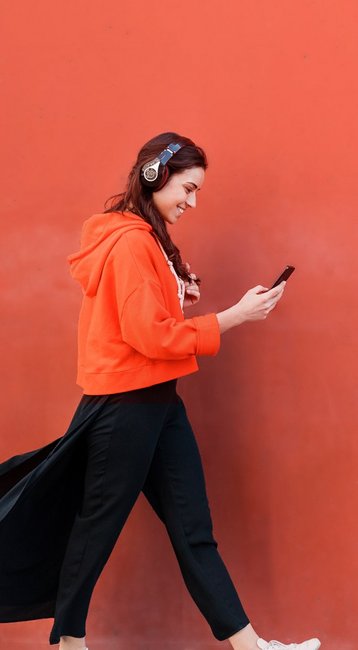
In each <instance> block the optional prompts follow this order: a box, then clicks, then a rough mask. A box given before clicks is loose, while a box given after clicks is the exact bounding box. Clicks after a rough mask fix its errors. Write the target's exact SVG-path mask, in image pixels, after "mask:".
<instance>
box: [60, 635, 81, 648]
mask: <svg viewBox="0 0 358 650" xmlns="http://www.w3.org/2000/svg"><path fill="white" fill-rule="evenodd" d="M59 650H87V648H86V638H85V637H80V638H79V637H76V636H68V635H65V636H61V637H60V647H59Z"/></svg>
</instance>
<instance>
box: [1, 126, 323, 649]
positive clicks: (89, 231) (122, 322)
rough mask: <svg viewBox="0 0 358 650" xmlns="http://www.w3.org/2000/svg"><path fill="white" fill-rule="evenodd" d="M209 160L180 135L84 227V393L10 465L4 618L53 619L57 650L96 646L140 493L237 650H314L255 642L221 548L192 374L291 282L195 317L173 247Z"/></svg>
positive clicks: (189, 281)
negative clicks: (53, 430)
mask: <svg viewBox="0 0 358 650" xmlns="http://www.w3.org/2000/svg"><path fill="white" fill-rule="evenodd" d="M206 169H207V159H206V156H205V153H204V151H203V150H202V148H200V147H199V146H197V145H196V144H195V143H194V142H193V141H192V140H190V139H189V138H186V137H183V136H181V135H178V134H177V133H162V134H160V135H158V136H156V137H154V138H152V139H151V140H150V141H149V142H147V143H146V144H145V145H144V146H143V147H142V148H141V150H140V151H139V154H138V157H137V160H136V162H135V164H134V166H133V168H132V169H131V171H130V174H129V177H128V182H127V185H126V189H125V191H124V192H122V193H121V194H119V195H116V196H114V197H111V202H110V207H107V209H106V210H105V211H104V212H103V213H100V214H94V215H93V216H91V217H90V218H89V219H87V220H86V221H85V222H84V224H83V229H82V237H81V245H80V249H79V251H78V252H76V253H74V254H72V255H70V256H69V257H68V261H69V264H70V269H71V274H72V276H73V278H75V279H76V280H77V281H78V282H79V283H80V285H81V288H82V292H83V299H82V306H81V311H80V315H79V322H78V375H77V384H79V386H81V387H82V389H83V395H82V397H81V400H80V402H79V405H78V407H77V409H76V412H75V414H74V416H73V419H72V421H71V424H70V427H69V429H68V431H67V432H66V434H65V435H64V436H63V437H62V438H59V439H58V440H56V441H53V442H52V443H50V444H49V445H47V446H46V447H42V448H41V449H38V450H35V451H33V452H28V453H27V454H23V455H21V456H18V457H13V458H12V459H9V460H8V461H6V462H5V463H3V464H2V465H1V466H0V497H1V498H0V558H1V559H0V621H3V622H5V621H8V622H9V621H19V620H29V619H39V618H50V617H51V618H52V617H53V618H54V623H53V627H52V630H51V634H50V639H49V641H50V644H57V643H59V644H60V650H84V648H86V639H85V634H86V618H87V614H88V609H89V605H90V600H91V596H92V593H93V589H94V587H95V585H96V582H97V580H98V578H99V576H100V574H101V572H102V570H103V568H104V566H105V565H106V563H107V561H108V558H109V557H110V554H111V552H112V549H113V547H114V545H115V543H116V541H117V539H118V537H119V535H120V532H121V530H122V529H123V526H124V524H125V522H126V520H127V518H128V515H129V513H130V512H131V510H132V508H133V506H134V504H135V502H136V500H137V498H138V496H139V494H140V492H141V491H142V492H143V493H144V495H145V496H146V498H147V499H148V501H149V503H150V504H151V506H152V508H153V509H154V511H155V513H156V514H157V515H158V517H159V518H160V519H161V521H162V522H163V524H164V525H165V527H166V530H167V532H168V536H169V538H170V542H171V544H172V545H173V549H174V552H175V555H176V558H177V560H178V563H179V567H180V570H181V573H182V576H183V579H184V581H185V584H186V586H187V588H188V591H189V593H190V595H191V597H192V598H193V600H194V602H195V603H196V605H197V607H198V608H199V610H200V612H201V613H202V615H203V616H204V617H205V619H206V621H207V622H208V624H209V626H210V628H211V630H212V633H213V635H214V637H215V638H216V639H218V640H220V641H224V640H228V641H229V642H230V643H231V646H232V647H233V648H234V650H257V649H258V648H260V649H261V650H274V649H277V650H279V649H280V650H283V649H285V648H290V649H291V650H293V649H294V648H296V649H297V650H317V649H318V648H319V647H320V641H319V640H318V639H316V638H313V639H310V640H307V641H304V642H302V643H297V644H296V643H291V644H289V645H285V644H282V643H280V642H279V641H275V640H271V641H266V640H264V639H263V638H262V637H260V636H259V635H258V634H257V633H256V631H255V630H254V629H253V627H252V625H251V623H250V621H249V618H248V616H247V614H246V613H245V611H244V609H243V606H242V604H241V601H240V598H239V596H238V593H237V591H236V589H235V587H234V584H233V582H232V580H231V578H230V576H229V573H228V570H227V568H226V566H225V564H224V562H223V560H222V558H221V556H220V554H219V552H218V548H217V547H218V544H217V541H216V540H215V538H214V536H213V526H212V520H211V515H210V508H209V503H208V498H207V494H206V487H205V478H204V474H203V467H202V462H201V457H200V453H199V449H198V446H197V442H196V439H195V437H194V433H193V430H192V427H191V425H190V422H189V420H188V416H187V413H186V409H185V406H184V403H183V400H182V398H181V397H180V395H179V394H178V393H177V391H176V387H177V380H178V378H179V377H183V376H184V375H188V374H190V373H193V372H196V371H197V370H198V364H197V360H196V356H198V355H209V356H215V355H216V354H217V353H218V351H219V348H220V338H221V336H222V335H223V333H224V332H226V331H227V330H229V329H230V328H233V327H238V326H239V325H240V324H241V323H244V322H245V321H254V320H264V319H265V318H266V317H267V316H268V314H269V313H270V312H271V311H272V310H273V309H274V308H275V306H276V305H277V303H278V301H279V300H280V299H281V298H282V295H283V292H284V287H285V282H281V283H280V284H279V285H278V286H277V287H275V288H273V289H271V290H267V288H266V287H263V286H261V285H258V286H255V287H254V288H252V289H250V290H249V291H247V292H246V293H245V295H244V296H243V297H242V298H241V299H240V300H239V301H238V302H237V303H236V304H234V305H232V306H231V307H229V308H228V309H225V310H224V311H222V312H220V313H209V314H205V315H200V316H194V317H192V318H189V317H188V318H187V317H186V316H184V312H183V310H184V308H186V307H190V305H191V304H195V303H196V302H197V301H198V300H199V298H200V291H199V286H200V278H198V277H197V276H196V275H195V274H194V273H190V266H189V264H184V263H183V261H182V259H181V255H180V251H179V250H178V248H177V247H176V246H175V244H174V243H173V241H172V240H171V237H170V235H169V232H168V229H167V224H171V225H174V224H176V223H177V221H179V219H181V218H184V217H182V215H183V213H184V212H186V214H185V217H186V218H189V216H190V210H191V209H193V208H195V206H196V201H197V195H198V193H199V191H200V190H201V188H202V186H203V183H204V178H205V170H206Z"/></svg>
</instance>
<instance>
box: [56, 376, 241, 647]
mask: <svg viewBox="0 0 358 650" xmlns="http://www.w3.org/2000/svg"><path fill="white" fill-rule="evenodd" d="M176 384H177V380H176V379H174V380H170V381H167V382H163V383H160V384H155V385H153V386H149V387H147V388H141V389H137V390H132V391H129V392H123V393H115V394H113V395H109V396H108V397H107V400H106V403H105V405H104V407H103V408H102V410H101V411H100V413H99V415H98V416H97V418H96V419H95V421H94V423H93V424H92V425H91V427H90V428H89V430H88V432H86V436H87V441H86V449H87V468H86V475H85V482H84V491H83V499H82V501H81V508H80V510H79V512H78V513H77V516H76V519H75V522H74V525H73V528H72V531H71V534H70V537H69V542H68V545H67V550H66V554H65V557H64V561H63V565H62V569H61V575H60V581H59V588H58V593H57V600H56V610H55V617H54V625H53V628H52V630H51V634H50V644H55V643H58V642H59V640H60V636H63V635H70V636H74V637H83V636H85V634H86V628H85V624H86V617H87V613H88V608H89V604H90V599H91V595H92V592H93V589H94V586H95V584H96V581H97V580H98V577H99V575H100V573H101V571H102V569H103V567H104V566H105V564H106V562H107V560H108V558H109V556H110V554H111V551H112V549H113V547H114V545H115V543H116V540H117V538H118V536H119V534H120V532H121V530H122V528H123V526H124V524H125V522H126V519H127V517H128V515H129V513H130V511H131V509H132V507H133V505H134V503H135V502H136V499H137V498H138V496H139V494H140V492H141V491H143V493H144V495H145V496H146V498H147V499H148V501H149V503H150V504H151V506H152V507H153V509H154V511H155V512H156V514H157V515H158V517H160V519H161V520H162V522H163V523H164V525H165V526H166V529H167V532H168V534H169V538H170V541H171V543H172V545H173V549H174V552H175V555H176V557H177V560H178V563H179V566H180V570H181V573H182V575H183V579H184V581H185V584H186V586H187V588H188V590H189V593H190V595H191V596H192V598H193V600H194V601H195V603H196V605H197V606H198V608H199V610H200V611H201V613H202V614H203V616H204V617H205V619H206V620H207V622H208V624H209V625H210V627H211V629H212V632H213V634H214V636H215V637H216V638H217V639H219V640H224V639H227V638H228V637H229V636H231V635H233V634H235V632H237V631H238V630H240V629H242V628H243V627H245V626H246V625H247V624H248V623H249V619H248V617H247V616H246V614H245V612H244V610H243V607H242V605H241V602H240V599H239V596H238V594H237V592H236V590H235V587H234V585H233V583H232V580H231V578H230V576H229V574H228V571H227V569H226V567H225V565H224V563H223V560H222V559H221V557H220V555H219V553H218V550H217V546H218V544H217V542H216V540H215V539H214V537H213V529H212V520H211V516H210V509H209V504H208V499H207V494H206V488H205V479H204V474H203V468H202V463H201V458H200V454H199V450H198V446H197V443H196V440H195V437H194V433H193V430H192V427H191V425H190V422H189V420H188V417H187V413H186V409H185V406H184V403H183V401H182V399H181V397H180V396H179V395H178V394H177V392H176ZM95 397H96V396H91V395H83V396H82V398H81V401H80V403H79V406H78V408H77V411H76V414H75V416H78V417H81V418H83V417H84V416H85V415H86V409H87V408H89V407H90V405H91V401H92V400H93V399H94V398H95Z"/></svg>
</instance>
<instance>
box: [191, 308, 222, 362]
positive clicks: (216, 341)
mask: <svg viewBox="0 0 358 650" xmlns="http://www.w3.org/2000/svg"><path fill="white" fill-rule="evenodd" d="M192 320H193V323H194V325H195V328H196V331H197V350H196V354H197V355H208V356H215V355H216V354H217V353H218V352H219V349H220V341H221V339H220V327H219V321H218V319H217V316H216V314H215V313H212V314H205V316H194V317H193V319H192Z"/></svg>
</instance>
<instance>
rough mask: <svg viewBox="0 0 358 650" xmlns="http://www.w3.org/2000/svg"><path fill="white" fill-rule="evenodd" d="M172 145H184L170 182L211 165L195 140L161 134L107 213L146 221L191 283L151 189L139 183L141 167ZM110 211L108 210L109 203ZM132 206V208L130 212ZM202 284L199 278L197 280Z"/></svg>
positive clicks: (172, 160)
mask: <svg viewBox="0 0 358 650" xmlns="http://www.w3.org/2000/svg"><path fill="white" fill-rule="evenodd" d="M171 142H176V143H179V144H181V145H183V147H182V149H179V151H178V152H177V153H176V154H175V155H174V156H172V158H170V160H169V161H168V162H167V168H168V171H169V176H168V179H169V178H170V177H171V176H172V175H173V174H175V173H179V172H182V171H184V170H185V169H190V168H191V167H202V168H203V169H207V166H208V161H207V157H206V154H205V152H204V151H203V149H202V148H201V147H198V146H197V145H196V144H195V143H194V142H193V141H192V140H190V139H189V138H185V137H184V136H181V135H179V134H178V133H172V132H168V133H160V134H159V135H157V136H155V137H154V138H152V139H151V140H149V141H148V142H146V144H145V145H143V147H142V148H141V149H140V151H139V153H138V156H137V160H136V162H135V163H134V165H133V167H132V169H131V171H130V173H129V175H128V180H127V185H126V189H125V191H124V192H121V193H119V194H115V195H114V196H111V197H109V199H107V201H106V202H105V205H104V207H105V210H104V212H124V211H127V212H133V213H135V214H137V215H138V216H140V217H142V219H144V221H147V222H148V223H149V224H150V225H151V226H152V228H153V231H154V233H155V235H156V236H157V238H158V239H159V241H160V243H161V244H162V246H163V248H164V250H165V252H166V254H167V255H168V258H169V260H171V261H172V262H173V266H174V268H175V271H176V272H177V274H178V275H179V276H180V277H181V278H182V279H183V280H188V281H189V282H190V281H191V278H190V275H189V273H188V271H187V269H186V266H185V264H184V263H183V262H182V259H181V256H180V251H179V248H178V247H177V246H176V245H175V244H174V242H173V241H172V239H171V238H170V235H169V233H168V230H167V225H166V222H165V220H164V219H163V218H162V216H161V215H160V213H159V212H158V210H157V208H156V207H155V205H154V203H153V200H152V192H153V191H155V190H153V189H152V188H147V187H145V186H144V185H143V184H142V182H141V180H140V170H141V167H142V166H143V165H144V164H145V163H146V162H149V161H151V160H153V158H155V157H156V156H158V154H160V152H161V151H163V149H165V147H167V146H168V144H170V143H171ZM109 201H110V202H111V203H110V207H107V204H108V202H109ZM129 206H132V208H130V207H129ZM195 282H197V283H198V284H200V282H201V280H200V278H197V279H196V280H195Z"/></svg>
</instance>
